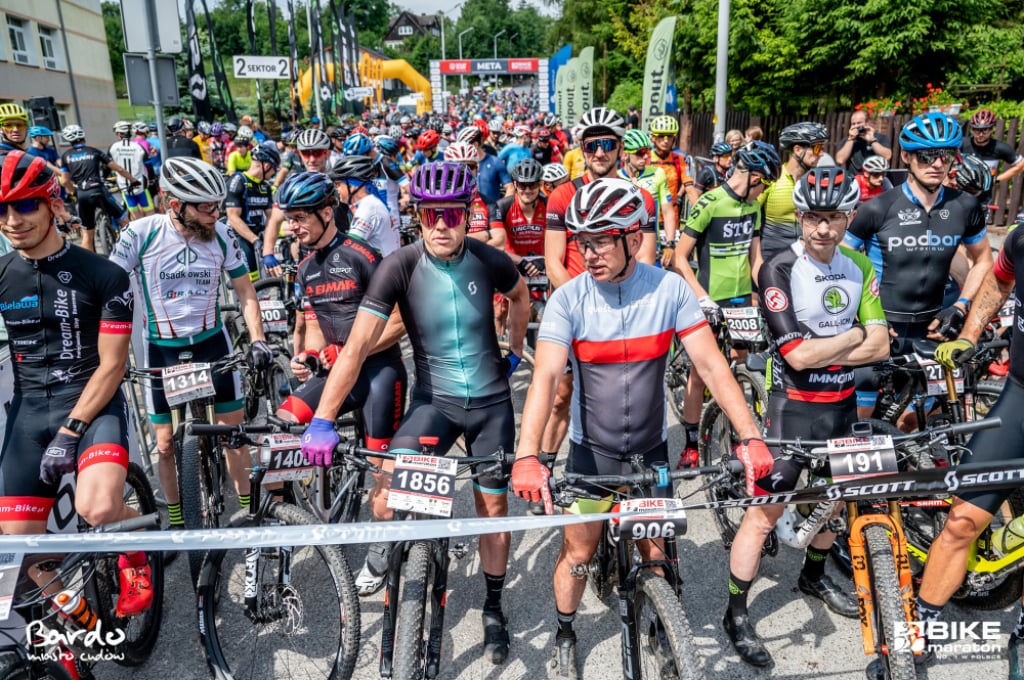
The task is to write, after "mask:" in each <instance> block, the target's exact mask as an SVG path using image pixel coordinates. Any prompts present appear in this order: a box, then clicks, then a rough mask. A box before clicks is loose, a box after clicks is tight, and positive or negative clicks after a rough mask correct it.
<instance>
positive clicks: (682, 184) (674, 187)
mask: <svg viewBox="0 0 1024 680" xmlns="http://www.w3.org/2000/svg"><path fill="white" fill-rule="evenodd" d="M689 165H690V164H689V161H688V159H687V158H686V156H684V155H683V154H681V153H679V152H677V151H669V152H668V156H666V157H664V158H662V157H661V156H659V155H658V152H657V150H654V149H652V150H651V160H650V162H649V164H648V167H655V168H660V169H661V170H662V172H664V173H665V180H666V181H667V182H668V192H669V194H671V195H672V196H673V197H674V198H678V196H679V192H681V191H683V190H684V189H686V187H688V186H690V185H691V184H693V179H692V178H691V177H690V175H689V172H688V168H689Z"/></svg>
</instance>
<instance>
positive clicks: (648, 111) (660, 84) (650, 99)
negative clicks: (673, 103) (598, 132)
mask: <svg viewBox="0 0 1024 680" xmlns="http://www.w3.org/2000/svg"><path fill="white" fill-rule="evenodd" d="M675 31H676V18H675V17H674V16H671V17H666V18H664V19H662V20H661V21H660V22H659V23H658V25H657V26H656V27H655V28H654V32H653V33H652V34H651V42H650V43H649V44H648V45H647V64H646V65H645V67H644V94H643V100H642V101H641V114H642V115H643V120H641V127H646V126H644V125H643V123H644V122H645V121H647V120H651V119H652V118H654V117H655V116H660V115H662V114H664V113H665V112H666V110H667V109H666V108H665V104H666V99H667V91H668V84H669V77H670V68H669V66H670V63H671V61H672V37H673V36H674V35H675Z"/></svg>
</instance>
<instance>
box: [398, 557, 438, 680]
mask: <svg viewBox="0 0 1024 680" xmlns="http://www.w3.org/2000/svg"><path fill="white" fill-rule="evenodd" d="M433 581H434V559H433V550H432V544H431V543H429V542H426V541H420V542H417V543H413V544H412V545H411V546H409V554H408V556H406V559H405V563H404V564H403V565H402V593H401V595H400V597H399V602H398V629H397V630H396V631H395V666H394V673H393V674H392V677H393V678H398V680H406V679H407V678H419V677H422V673H423V651H424V646H425V645H426V642H425V639H424V636H423V633H424V629H425V627H426V626H425V620H426V614H427V593H429V592H430V587H431V584H432V583H433Z"/></svg>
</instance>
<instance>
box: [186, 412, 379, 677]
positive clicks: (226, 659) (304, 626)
mask: <svg viewBox="0 0 1024 680" xmlns="http://www.w3.org/2000/svg"><path fill="white" fill-rule="evenodd" d="M191 429H192V430H193V431H194V433H196V434H203V435H206V436H210V437H220V438H225V439H226V440H227V442H228V446H231V447H238V446H241V445H243V444H249V445H253V446H256V445H258V446H259V450H260V458H259V460H260V462H259V464H258V465H256V466H255V467H253V468H252V471H251V473H250V476H249V481H250V483H251V484H252V492H251V503H250V505H249V508H248V509H247V510H241V511H239V512H238V513H237V514H236V515H235V516H234V517H233V518H232V519H231V521H230V523H229V524H228V526H229V527H231V528H253V529H255V528H258V527H275V526H298V525H314V524H317V523H318V520H317V519H316V518H315V517H313V516H312V515H310V514H309V513H307V512H305V511H304V510H302V509H300V508H299V507H297V506H296V505H295V504H294V501H295V498H294V497H293V496H292V494H291V489H290V487H289V486H288V485H287V484H283V485H279V486H278V488H276V489H269V488H265V487H264V485H267V484H276V483H281V482H288V481H292V480H295V479H297V478H300V477H303V476H306V475H309V474H310V473H311V466H309V465H306V462H305V459H304V457H303V455H302V447H301V442H300V440H299V437H298V436H296V435H294V434H289V433H281V432H279V431H278V430H279V428H277V427H276V426H274V425H244V424H243V425H237V426H234V427H231V426H224V425H205V424H195V425H192V426H191ZM255 434H264V436H263V437H262V438H261V439H260V440H256V439H254V438H252V436H251V435H255ZM197 612H198V616H199V636H200V639H201V641H202V644H203V649H204V651H205V653H206V661H207V664H208V666H209V668H210V671H211V672H212V673H213V676H214V677H215V678H217V680H231V679H233V678H250V677H285V676H288V675H290V672H289V669H290V668H292V667H293V666H296V665H298V664H300V663H301V664H303V665H309V664H312V665H314V666H315V667H316V669H317V670H316V674H317V676H318V677H325V678H348V677H351V675H352V672H353V670H354V668H355V664H356V657H357V654H358V651H359V638H360V614H359V598H358V597H357V595H356V589H355V579H354V577H353V576H352V572H351V570H350V569H349V566H348V562H347V561H346V559H345V554H344V552H343V551H342V550H341V549H340V547H337V546H331V545H324V546H301V545H293V546H279V547H271V548H267V547H264V548H259V547H252V548H244V549H232V550H211V551H209V552H208V553H207V554H206V556H205V559H204V561H203V565H202V569H201V571H200V574H199V580H198V587H197Z"/></svg>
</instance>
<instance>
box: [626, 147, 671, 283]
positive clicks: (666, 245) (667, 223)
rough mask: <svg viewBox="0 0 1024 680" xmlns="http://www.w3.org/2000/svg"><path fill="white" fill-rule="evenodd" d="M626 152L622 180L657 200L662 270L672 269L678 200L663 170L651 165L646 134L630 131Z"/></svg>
mask: <svg viewBox="0 0 1024 680" xmlns="http://www.w3.org/2000/svg"><path fill="white" fill-rule="evenodd" d="M622 149H623V151H625V152H626V157H625V162H624V163H623V164H622V167H621V168H620V169H619V173H618V176H619V177H621V178H622V179H625V180H629V181H630V182H632V183H633V184H635V185H636V186H638V187H640V188H641V189H645V190H647V192H648V193H650V194H651V196H653V197H654V205H655V214H654V225H655V228H656V229H657V232H656V236H657V238H658V241H659V244H660V245H661V247H662V253H661V266H662V267H669V266H671V264H672V256H673V255H674V254H675V247H676V230H677V229H678V228H679V213H678V212H677V211H676V206H675V199H674V197H673V196H672V193H671V192H670V191H669V188H668V179H667V178H666V177H665V171H664V170H662V169H661V168H660V167H656V166H653V165H648V162H649V161H650V159H651V139H650V137H648V136H647V133H646V132H644V131H643V130H627V131H626V134H625V135H624V136H623V138H622Z"/></svg>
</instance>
